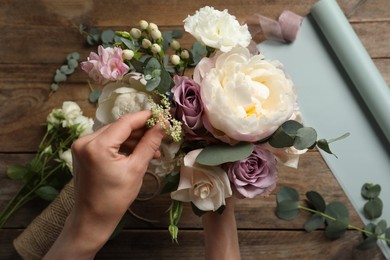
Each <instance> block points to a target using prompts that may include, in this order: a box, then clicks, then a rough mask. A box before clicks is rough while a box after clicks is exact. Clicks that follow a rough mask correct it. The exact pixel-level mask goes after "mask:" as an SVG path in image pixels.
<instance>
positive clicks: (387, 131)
mask: <svg viewBox="0 0 390 260" xmlns="http://www.w3.org/2000/svg"><path fill="white" fill-rule="evenodd" d="M311 14H312V17H313V18H314V19H315V21H316V23H317V25H318V26H319V27H320V29H321V32H322V33H323V35H324V36H325V38H326V39H327V41H328V43H329V44H330V46H331V47H332V49H333V51H334V52H335V54H336V56H337V57H338V59H339V61H340V63H341V64H342V65H343V67H344V69H345V71H346V73H347V74H348V76H349V78H350V79H351V81H352V82H353V84H354V85H353V86H354V87H355V88H356V89H357V91H358V93H359V94H360V96H361V97H362V99H363V101H364V102H365V104H366V105H367V107H368V109H369V111H370V112H371V114H372V115H373V118H374V119H375V121H376V122H377V123H378V125H379V127H380V129H381V130H382V132H383V133H384V135H385V137H386V138H387V140H388V141H389V142H390V88H389V87H388V86H387V84H386V82H385V80H384V79H383V77H382V76H381V74H380V72H379V71H378V69H377V68H376V66H375V64H374V62H373V61H372V59H371V58H370V56H369V54H368V53H367V51H366V49H365V48H364V46H363V44H362V43H361V41H360V40H359V38H358V36H357V35H356V33H355V32H354V30H353V28H352V27H351V25H350V24H349V22H348V20H347V18H346V17H345V15H344V13H343V12H342V10H341V9H340V7H339V6H338V4H337V2H336V1H335V0H326V1H324V0H323V1H319V2H318V3H317V4H315V5H314V6H313V7H312V9H311ZM330 16H331V19H330Z"/></svg>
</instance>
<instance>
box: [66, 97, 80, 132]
mask: <svg viewBox="0 0 390 260" xmlns="http://www.w3.org/2000/svg"><path fill="white" fill-rule="evenodd" d="M62 112H63V114H64V120H63V121H62V126H63V127H70V126H73V125H74V124H75V123H74V120H75V119H76V118H77V117H79V116H81V115H82V114H83V112H82V111H81V108H80V107H79V105H77V103H75V102H73V101H65V102H64V103H62Z"/></svg>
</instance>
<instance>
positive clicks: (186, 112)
mask: <svg viewBox="0 0 390 260" xmlns="http://www.w3.org/2000/svg"><path fill="white" fill-rule="evenodd" d="M173 80H174V82H175V86H174V87H173V88H172V93H173V100H174V101H175V103H176V118H177V119H178V120H180V121H182V122H183V128H184V131H186V132H187V133H189V134H191V135H197V132H199V131H197V130H202V129H204V128H203V123H202V120H201V117H202V114H203V104H202V100H201V98H200V90H199V85H198V84H197V83H196V82H195V81H193V80H191V79H189V78H188V77H185V76H183V77H179V76H175V77H174V78H173Z"/></svg>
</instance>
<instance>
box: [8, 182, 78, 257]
mask: <svg viewBox="0 0 390 260" xmlns="http://www.w3.org/2000/svg"><path fill="white" fill-rule="evenodd" d="M73 194H74V186H73V181H70V182H69V183H68V184H67V185H66V186H65V187H64V188H63V189H62V191H61V192H60V194H59V195H58V196H57V198H56V199H55V200H54V201H53V202H52V203H51V204H50V205H49V206H48V207H47V208H46V209H45V210H43V211H42V213H41V214H40V215H39V216H38V217H36V218H35V219H34V220H33V221H32V222H31V223H30V225H29V226H28V227H27V228H26V229H25V230H24V231H23V232H22V233H21V234H20V235H19V236H18V237H17V238H16V239H15V240H14V242H13V244H14V247H15V249H16V251H17V252H18V253H19V255H20V256H21V257H22V258H23V259H25V260H29V259H42V257H43V256H44V255H45V254H46V252H47V251H48V250H49V249H50V247H51V246H52V244H53V243H54V241H55V240H56V239H57V237H58V235H59V234H60V233H61V230H62V228H63V226H64V223H65V220H66V218H67V216H68V215H69V213H70V211H71V210H72V208H73V205H74V197H73Z"/></svg>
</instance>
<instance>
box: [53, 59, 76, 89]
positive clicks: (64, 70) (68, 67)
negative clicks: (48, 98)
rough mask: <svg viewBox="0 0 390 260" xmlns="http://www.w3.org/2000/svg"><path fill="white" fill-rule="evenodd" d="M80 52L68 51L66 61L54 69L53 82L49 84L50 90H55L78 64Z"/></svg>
mask: <svg viewBox="0 0 390 260" xmlns="http://www.w3.org/2000/svg"><path fill="white" fill-rule="evenodd" d="M79 59H80V54H79V53H78V52H72V53H69V54H68V55H67V56H66V63H65V64H64V65H62V66H61V67H60V68H58V69H57V70H56V73H55V74H54V78H53V83H52V84H51V85H50V89H51V91H52V92H56V91H57V90H58V88H59V84H60V83H61V82H64V81H66V79H67V78H68V77H69V76H70V75H71V74H72V73H73V72H74V71H75V69H76V68H77V67H78V66H79Z"/></svg>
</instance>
